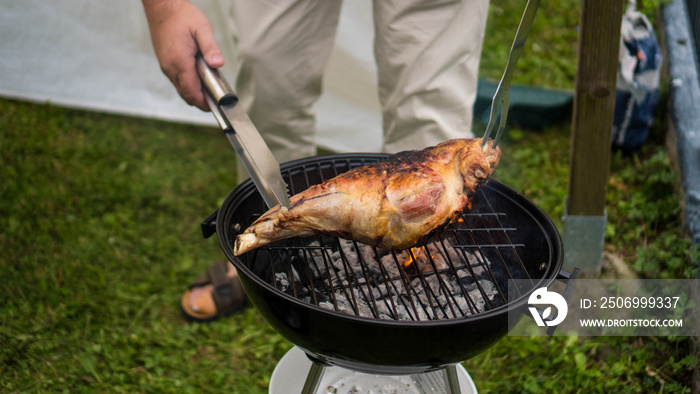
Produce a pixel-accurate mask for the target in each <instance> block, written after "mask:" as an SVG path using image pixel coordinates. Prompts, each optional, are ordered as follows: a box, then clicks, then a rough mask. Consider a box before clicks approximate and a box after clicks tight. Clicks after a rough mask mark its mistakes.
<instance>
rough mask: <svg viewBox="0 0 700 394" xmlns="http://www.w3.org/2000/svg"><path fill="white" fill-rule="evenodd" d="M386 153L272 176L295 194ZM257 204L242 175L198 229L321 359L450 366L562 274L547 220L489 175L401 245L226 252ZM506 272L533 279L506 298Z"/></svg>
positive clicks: (334, 241) (360, 366) (305, 241)
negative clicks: (432, 227) (458, 208)
mask: <svg viewBox="0 0 700 394" xmlns="http://www.w3.org/2000/svg"><path fill="white" fill-rule="evenodd" d="M386 157H387V155H382V154H343V155H328V156H319V157H314V158H309V159H302V160H297V161H293V162H289V163H286V164H284V165H282V175H283V177H284V179H285V181H286V182H287V184H288V185H289V187H290V192H291V193H292V194H295V193H298V192H300V191H302V190H304V189H306V188H308V187H309V186H311V185H314V184H317V183H320V182H322V181H324V180H326V179H329V178H332V177H334V176H336V175H338V174H341V173H343V172H346V171H348V170H350V169H352V168H355V167H358V166H363V165H367V164H370V163H373V162H376V161H379V160H383V159H385V158H386ZM266 210H267V207H266V206H265V204H264V201H263V199H262V198H261V196H260V195H259V193H258V192H257V190H256V189H255V186H254V185H253V183H252V182H251V181H247V182H244V183H242V184H241V185H240V186H239V187H237V188H236V189H234V190H233V191H232V192H231V193H230V194H229V196H228V197H227V198H226V200H225V201H224V203H223V204H222V205H221V207H220V208H219V210H218V211H217V212H215V213H214V214H212V215H211V216H210V217H209V218H207V219H206V220H205V221H204V222H203V223H202V225H203V232H204V235H205V236H207V237H208V236H211V235H212V234H213V233H214V232H216V234H217V237H218V241H219V244H220V246H221V248H222V249H223V251H224V253H225V254H226V256H227V257H228V258H229V260H230V261H231V262H232V263H233V264H234V266H235V267H236V269H237V270H238V273H239V276H240V278H241V282H242V283H243V286H244V288H245V290H246V293H247V294H248V296H249V299H250V300H251V302H252V303H253V304H254V305H255V306H256V308H257V309H258V310H259V311H260V313H261V314H262V315H263V317H264V318H265V319H266V320H267V322H268V323H269V324H270V325H271V326H272V327H273V328H274V329H275V330H277V331H278V332H279V333H280V334H281V335H282V336H283V337H285V338H286V339H288V340H289V341H290V342H292V343H294V344H295V345H296V346H297V347H299V348H301V349H302V350H303V351H304V352H305V353H306V354H307V355H308V356H309V358H311V359H312V360H314V361H315V362H316V363H318V364H319V365H334V366H340V367H344V368H349V369H352V370H355V371H358V372H369V373H380V374H386V375H399V374H417V373H423V372H429V371H434V370H439V369H443V368H445V367H446V366H450V365H455V364H457V363H460V362H461V361H464V360H466V359H469V358H471V357H473V356H475V355H477V354H479V353H481V352H482V351H483V350H485V349H487V348H489V347H490V346H492V345H493V344H494V343H495V342H496V341H498V340H499V339H500V338H502V337H503V336H504V335H506V334H507V332H508V327H509V323H511V324H514V322H512V321H511V322H509V321H508V319H509V318H510V319H518V317H514V316H519V315H518V314H509V313H508V311H510V310H512V309H513V308H524V306H525V304H526V302H527V298H528V296H529V294H530V293H531V292H532V291H534V290H535V289H536V288H539V287H543V286H549V285H550V284H551V283H552V282H553V281H554V280H555V279H556V278H557V277H558V276H561V277H564V278H566V273H562V272H561V265H562V259H563V247H562V242H561V238H560V236H559V233H558V232H557V230H556V227H555V226H554V224H553V223H552V222H551V220H550V219H549V218H548V217H547V215H546V214H545V213H544V212H543V211H542V210H541V209H539V208H538V207H537V206H536V205H535V204H533V203H532V202H531V201H530V200H528V199H527V198H526V197H524V196H523V195H521V194H520V193H518V192H516V191H515V190H513V189H512V188H510V187H508V186H506V185H505V184H503V183H501V182H498V181H496V180H491V181H489V182H488V183H487V184H485V185H483V186H482V187H481V188H480V189H479V190H478V191H477V193H476V195H475V196H474V198H473V201H472V207H471V209H466V210H465V211H464V212H463V213H462V215H461V219H460V220H459V221H457V222H456V223H455V224H453V225H451V226H450V227H448V228H447V230H446V231H444V232H442V233H441V234H437V235H435V236H433V237H431V238H430V239H429V240H428V242H427V243H426V244H425V245H422V246H420V247H418V248H414V249H410V250H407V251H401V252H398V251H386V250H381V249H379V248H372V247H367V246H366V245H361V244H358V243H356V242H346V241H345V240H340V239H338V238H334V237H327V236H311V237H303V238H292V239H288V240H284V241H280V242H277V243H274V244H271V245H269V246H267V247H263V248H259V249H256V250H253V251H251V252H248V253H246V254H244V255H241V256H238V257H236V256H234V255H233V242H234V240H235V238H236V235H237V234H239V233H241V232H242V231H243V230H245V229H246V228H247V227H248V225H250V224H251V223H252V222H253V221H254V220H255V219H256V218H257V217H259V215H261V214H262V213H264V212H265V211H266ZM371 260H375V261H374V262H372V261H371ZM376 260H382V262H381V263H379V262H378V261H376ZM509 279H526V280H529V281H528V282H529V283H530V284H531V286H528V288H523V289H519V290H516V291H518V294H517V295H515V297H513V295H511V297H510V298H509V295H508V280H509ZM419 293H421V294H422V295H420V294H419ZM509 300H514V301H509Z"/></svg>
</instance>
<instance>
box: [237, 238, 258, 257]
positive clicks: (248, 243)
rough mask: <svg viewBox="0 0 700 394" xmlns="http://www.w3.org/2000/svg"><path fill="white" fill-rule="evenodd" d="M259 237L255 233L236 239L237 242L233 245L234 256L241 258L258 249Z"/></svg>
mask: <svg viewBox="0 0 700 394" xmlns="http://www.w3.org/2000/svg"><path fill="white" fill-rule="evenodd" d="M258 243H259V242H258V237H257V235H255V233H243V234H240V235H239V236H238V237H236V242H235V244H234V245H233V254H234V256H240V255H242V254H243V253H246V252H248V251H251V250H253V249H255V248H257V247H258Z"/></svg>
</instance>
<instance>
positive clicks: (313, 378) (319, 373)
mask: <svg viewBox="0 0 700 394" xmlns="http://www.w3.org/2000/svg"><path fill="white" fill-rule="evenodd" d="M325 370H326V367H324V366H323V365H321V364H318V363H314V362H312V363H311V368H309V374H308V375H307V376H306V382H305V383H304V387H303V388H302V389H301V394H316V391H317V390H318V386H319V385H320V384H321V378H323V373H324V372H325Z"/></svg>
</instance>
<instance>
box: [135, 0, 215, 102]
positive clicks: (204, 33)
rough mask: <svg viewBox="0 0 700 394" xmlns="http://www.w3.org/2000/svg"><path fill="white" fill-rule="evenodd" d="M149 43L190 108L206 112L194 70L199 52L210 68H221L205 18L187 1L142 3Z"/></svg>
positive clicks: (199, 84)
mask: <svg viewBox="0 0 700 394" xmlns="http://www.w3.org/2000/svg"><path fill="white" fill-rule="evenodd" d="M142 3H143V7H144V10H145V12H146V18H147V19H148V26H149V28H150V31H151V41H152V42H153V48H154V50H155V52H156V56H157V57H158V61H159V63H160V68H161V69H162V70H163V73H164V74H165V75H166V76H167V77H168V78H169V79H170V81H171V82H172V83H173V85H175V88H176V89H177V92H178V93H179V94H180V96H181V97H182V98H183V99H184V100H185V101H186V102H187V103H188V104H190V105H194V106H197V107H199V108H200V109H202V110H203V111H209V107H208V106H207V103H206V101H205V100H204V95H203V94H202V83H201V81H200V79H199V75H198V74H197V70H196V68H195V57H196V56H197V53H199V52H201V53H202V55H203V57H204V60H205V61H206V63H207V64H208V65H209V66H210V67H213V68H219V67H221V66H223V65H224V58H223V56H222V55H221V51H220V50H219V47H218V45H216V41H215V40H214V32H213V30H212V27H211V24H210V23H209V20H208V19H207V17H206V15H204V13H203V12H202V11H201V10H200V9H199V8H197V7H196V6H195V5H193V4H192V3H190V2H189V1H187V0H142Z"/></svg>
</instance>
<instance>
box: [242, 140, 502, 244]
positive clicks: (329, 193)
mask: <svg viewBox="0 0 700 394" xmlns="http://www.w3.org/2000/svg"><path fill="white" fill-rule="evenodd" d="M500 157H501V150H500V148H498V147H497V148H493V141H488V142H487V144H486V145H484V147H483V148H482V147H481V139H480V138H476V139H455V140H450V141H447V142H444V143H442V144H439V145H436V146H434V147H430V148H426V149H424V150H420V151H406V152H401V153H398V154H396V155H393V156H391V157H390V158H389V159H388V160H386V161H382V162H378V163H375V164H371V165H368V166H364V167H360V168H356V169H353V170H350V171H348V172H346V173H344V174H341V175H338V176H337V177H335V178H333V179H329V180H327V181H325V182H323V183H321V184H318V185H315V186H312V187H310V188H309V189H307V190H305V191H303V192H301V193H299V194H296V195H294V196H292V198H291V200H290V202H291V206H290V208H288V209H287V208H284V207H280V206H276V207H274V208H272V209H270V210H269V211H267V212H266V213H265V214H264V215H262V216H261V217H260V218H259V219H258V220H256V221H255V222H254V223H253V224H252V225H251V226H250V227H248V229H246V230H245V231H244V232H243V233H242V234H240V235H238V237H237V239H236V243H235V246H234V254H235V255H237V256H238V255H240V254H243V253H246V252H248V251H250V250H252V249H255V248H258V247H260V246H263V245H266V244H269V243H272V242H275V241H279V240H281V239H285V238H290V237H297V236H307V235H312V234H327V235H334V236H338V237H341V238H347V239H353V240H356V241H359V242H362V243H366V244H369V245H375V246H383V247H386V248H389V249H407V248H410V247H412V246H415V245H416V244H419V243H420V242H421V241H422V240H423V238H424V237H425V236H427V235H429V234H432V232H433V231H434V230H437V229H440V228H444V227H445V226H447V225H449V224H450V223H452V222H454V221H455V220H457V218H458V216H459V213H461V212H462V211H463V210H464V209H465V207H466V206H467V204H468V203H469V202H470V200H471V198H472V196H473V194H474V192H475V190H476V188H477V186H479V184H480V183H481V182H483V181H485V180H486V179H487V178H488V177H489V176H490V175H491V174H492V173H493V171H494V170H495V169H496V167H497V166H498V161H499V159H500Z"/></svg>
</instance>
